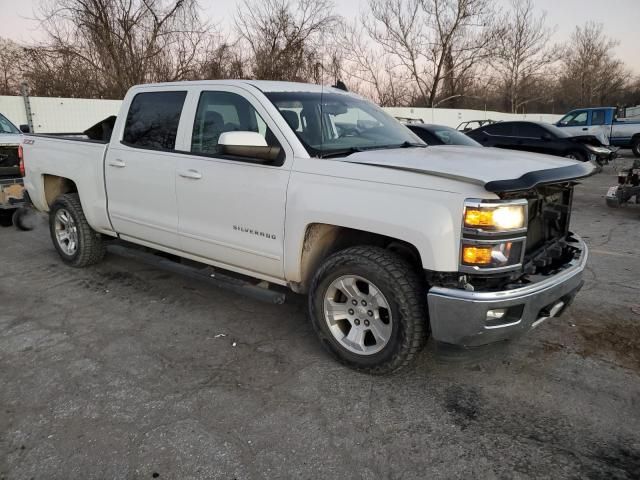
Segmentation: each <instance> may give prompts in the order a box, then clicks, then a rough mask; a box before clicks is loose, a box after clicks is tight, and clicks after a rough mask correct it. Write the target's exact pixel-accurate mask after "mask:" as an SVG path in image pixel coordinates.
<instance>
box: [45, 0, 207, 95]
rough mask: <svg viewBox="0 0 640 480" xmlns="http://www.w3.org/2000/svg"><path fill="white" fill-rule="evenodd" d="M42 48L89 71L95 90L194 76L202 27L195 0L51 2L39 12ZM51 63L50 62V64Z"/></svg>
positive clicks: (109, 91) (119, 90)
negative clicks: (93, 75)
mask: <svg viewBox="0 0 640 480" xmlns="http://www.w3.org/2000/svg"><path fill="white" fill-rule="evenodd" d="M40 19H41V22H42V25H43V28H44V30H45V31H46V33H47V34H48V37H49V38H48V41H47V42H46V48H45V49H43V50H42V52H41V53H46V52H51V54H52V55H53V56H54V57H61V56H66V57H68V58H70V59H73V61H74V62H75V63H79V64H81V65H82V66H83V67H84V68H88V69H90V70H91V71H92V72H95V78H96V80H97V82H98V83H97V85H96V86H95V88H96V89H97V90H98V92H82V94H83V95H87V94H89V95H91V96H95V95H96V94H98V95H103V96H107V97H113V98H121V97H122V96H123V95H124V93H125V92H126V91H127V89H128V88H129V87H130V86H131V85H135V84H137V83H145V82H150V81H172V80H182V79H186V78H191V77H193V76H194V75H196V71H197V68H198V66H199V62H200V60H201V59H200V58H199V56H198V55H199V52H200V51H201V49H202V47H203V44H204V42H205V41H206V39H207V29H208V25H207V24H206V23H204V22H202V21H201V20H200V17H199V9H198V5H197V3H196V0H177V1H167V0H57V1H56V2H53V3H49V4H47V5H45V6H44V7H43V8H42V11H41V17H40ZM54 63H55V62H54Z"/></svg>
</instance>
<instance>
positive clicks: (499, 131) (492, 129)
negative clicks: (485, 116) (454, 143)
mask: <svg viewBox="0 0 640 480" xmlns="http://www.w3.org/2000/svg"><path fill="white" fill-rule="evenodd" d="M478 130H479V131H480V133H479V135H474V136H473V137H472V138H473V139H474V140H476V141H477V142H480V143H481V144H482V145H483V146H485V147H498V148H512V147H513V145H514V144H515V142H516V139H515V138H514V137H513V128H512V124H511V123H509V122H498V123H493V124H491V125H486V126H484V127H481V128H480V129H478Z"/></svg>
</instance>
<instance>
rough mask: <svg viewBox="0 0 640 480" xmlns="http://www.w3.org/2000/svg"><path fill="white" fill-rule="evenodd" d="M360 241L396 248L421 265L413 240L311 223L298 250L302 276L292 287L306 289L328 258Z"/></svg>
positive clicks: (416, 264) (403, 255) (300, 274)
mask: <svg viewBox="0 0 640 480" xmlns="http://www.w3.org/2000/svg"><path fill="white" fill-rule="evenodd" d="M359 245H370V246H377V247H381V248H385V249H387V250H391V251H394V252H396V253H398V254H399V255H400V256H401V257H403V258H405V259H406V260H407V261H408V262H409V263H410V264H411V265H415V266H416V269H420V270H421V269H422V258H421V255H420V252H419V250H418V249H417V248H416V246H414V245H413V244H411V243H410V242H407V241H405V240H402V239H398V238H393V237H389V236H387V235H383V234H380V233H375V232H370V231H365V230H358V229H354V228H349V227H343V226H340V225H332V224H326V223H310V224H308V225H307V226H306V229H305V233H304V237H303V241H302V244H301V246H300V252H299V253H298V260H299V278H300V280H299V281H298V282H294V283H292V288H293V289H294V290H295V291H297V292H299V293H306V292H307V291H308V289H309V285H310V283H311V279H312V277H313V274H314V273H315V272H316V271H317V269H318V268H319V267H320V265H321V264H322V262H323V261H324V260H325V259H326V258H328V257H329V256H331V255H333V254H334V253H336V252H339V251H341V250H345V249H347V248H349V247H354V246H359Z"/></svg>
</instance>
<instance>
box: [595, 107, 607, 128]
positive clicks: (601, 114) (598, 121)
mask: <svg viewBox="0 0 640 480" xmlns="http://www.w3.org/2000/svg"><path fill="white" fill-rule="evenodd" d="M606 122H607V111H606V110H594V111H593V112H591V125H604V124H606Z"/></svg>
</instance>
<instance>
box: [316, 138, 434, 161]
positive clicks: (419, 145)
mask: <svg viewBox="0 0 640 480" xmlns="http://www.w3.org/2000/svg"><path fill="white" fill-rule="evenodd" d="M428 146H429V145H427V144H425V143H417V142H403V143H400V144H394V145H372V146H370V147H349V148H345V149H343V150H334V151H331V152H327V153H324V154H320V155H318V156H319V157H320V158H332V157H348V156H349V155H351V154H353V153H358V152H365V151H367V150H391V149H394V148H414V147H416V148H425V147H428Z"/></svg>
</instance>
